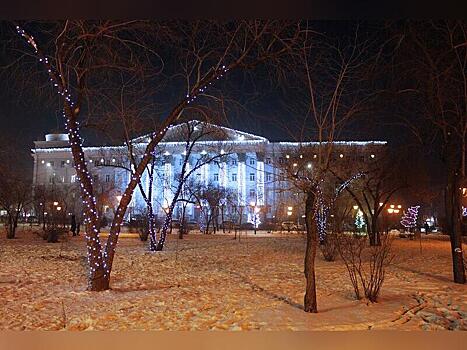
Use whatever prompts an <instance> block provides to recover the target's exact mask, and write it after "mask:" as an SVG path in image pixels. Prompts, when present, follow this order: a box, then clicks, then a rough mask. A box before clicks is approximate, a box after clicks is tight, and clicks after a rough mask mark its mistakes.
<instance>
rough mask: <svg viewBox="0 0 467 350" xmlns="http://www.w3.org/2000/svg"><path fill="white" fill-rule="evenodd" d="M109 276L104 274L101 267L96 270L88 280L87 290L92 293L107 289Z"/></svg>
mask: <svg viewBox="0 0 467 350" xmlns="http://www.w3.org/2000/svg"><path fill="white" fill-rule="evenodd" d="M109 287H110V274H106V273H105V270H104V268H103V267H100V268H98V269H96V270H95V271H94V273H93V276H92V277H90V278H89V285H88V290H90V291H93V292H101V291H104V290H107V289H109Z"/></svg>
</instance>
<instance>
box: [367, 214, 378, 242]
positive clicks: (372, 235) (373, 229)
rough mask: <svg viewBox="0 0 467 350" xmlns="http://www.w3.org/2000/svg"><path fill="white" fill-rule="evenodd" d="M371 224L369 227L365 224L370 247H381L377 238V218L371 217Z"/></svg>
mask: <svg viewBox="0 0 467 350" xmlns="http://www.w3.org/2000/svg"><path fill="white" fill-rule="evenodd" d="M370 220H371V223H370V225H368V224H367V227H368V237H369V240H370V246H372V247H373V246H378V245H381V239H380V237H379V229H378V222H377V220H378V218H377V217H374V216H371V219H370Z"/></svg>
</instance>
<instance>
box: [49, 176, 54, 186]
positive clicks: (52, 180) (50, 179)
mask: <svg viewBox="0 0 467 350" xmlns="http://www.w3.org/2000/svg"><path fill="white" fill-rule="evenodd" d="M54 183H55V174H54V175H51V176H49V184H54Z"/></svg>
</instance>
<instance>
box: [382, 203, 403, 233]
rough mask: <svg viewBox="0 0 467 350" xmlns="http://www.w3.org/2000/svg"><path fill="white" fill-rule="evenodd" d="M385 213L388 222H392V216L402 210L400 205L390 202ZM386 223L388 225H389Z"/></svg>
mask: <svg viewBox="0 0 467 350" xmlns="http://www.w3.org/2000/svg"><path fill="white" fill-rule="evenodd" d="M386 210H387V213H388V214H389V219H390V220H389V221H390V222H389V224H390V223H392V218H393V217H394V216H396V215H397V214H399V213H400V211H401V210H402V205H400V204H398V205H397V206H396V205H395V204H390V205H389V208H387V209H386ZM389 224H388V226H389ZM386 231H387V232H388V231H389V228H388V229H387V230H386Z"/></svg>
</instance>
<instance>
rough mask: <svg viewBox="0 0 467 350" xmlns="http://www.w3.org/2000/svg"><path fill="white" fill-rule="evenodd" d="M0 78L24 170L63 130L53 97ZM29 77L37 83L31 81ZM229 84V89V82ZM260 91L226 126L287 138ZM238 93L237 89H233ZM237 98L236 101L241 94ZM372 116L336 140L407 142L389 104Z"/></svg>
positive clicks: (276, 111)
mask: <svg viewBox="0 0 467 350" xmlns="http://www.w3.org/2000/svg"><path fill="white" fill-rule="evenodd" d="M384 24H385V22H375V21H373V22H364V21H358V22H356V21H316V22H314V30H316V31H318V32H320V33H323V34H326V35H328V36H330V37H333V38H336V39H338V40H349V39H350V38H351V36H352V35H354V33H355V28H356V26H358V27H359V31H360V33H362V35H373V34H374V33H375V32H378V31H380V30H381V29H382V28H383V27H384ZM11 26H12V24H11V22H3V23H0V41H1V42H2V43H3V45H2V48H3V49H2V51H0V66H3V65H5V64H6V63H10V62H11V57H9V56H8V55H9V54H10V53H9V51H8V50H7V49H5V45H8V43H9V42H10V41H11V40H19V39H18V38H15V36H14V31H12V29H11ZM381 35H382V36H381V40H382V41H383V40H385V37H384V35H383V34H381ZM2 78H3V79H2V83H1V85H0V86H1V90H0V123H1V124H0V125H1V132H0V135H7V136H8V137H10V138H11V137H12V136H13V137H14V142H15V143H16V144H17V147H18V149H21V151H22V153H21V157H20V162H21V163H22V164H23V166H25V167H26V168H29V169H30V168H31V167H32V161H31V157H30V155H29V152H30V149H31V147H32V146H33V141H34V140H43V139H44V135H45V134H47V133H49V132H51V131H55V130H57V129H58V130H63V121H62V119H61V104H60V101H59V100H58V99H57V101H56V103H53V102H52V103H44V101H43V99H41V98H39V97H38V94H37V93H35V92H34V91H31V90H28V89H21V88H20V86H21V84H18V82H16V81H14V77H13V76H12V75H11V74H9V73H8V72H2ZM31 79H37V77H32V78H31ZM230 83H231V84H234V85H235V83H236V81H235V78H233V82H232V81H231V82H230ZM242 84H244V83H242ZM41 86H42V87H43V88H44V89H46V88H52V87H50V86H49V87H47V84H46V82H44V81H40V82H37V89H40V88H41ZM260 86H261V85H260ZM243 87H244V86H242V88H243ZM261 89H262V93H261V95H260V96H259V97H258V98H257V99H255V101H254V102H253V103H251V104H249V105H248V111H244V112H242V113H241V114H236V115H232V116H228V126H230V127H233V128H237V129H239V130H244V131H247V132H251V133H256V134H258V135H261V136H264V137H267V138H269V139H270V140H271V141H286V140H293V138H292V137H291V135H290V134H289V133H287V132H284V130H283V125H287V123H288V120H289V119H290V113H289V112H288V111H287V109H286V108H285V106H286V105H287V96H284V95H283V93H282V92H281V91H280V89H277V88H273V87H270V86H264V87H263V86H261ZM18 90H20V91H18ZM239 90H241V89H240V88H239ZM246 90H248V87H247V88H246ZM168 93H169V94H170V93H171V92H170V91H169V92H168ZM246 93H247V92H246ZM239 98H240V99H241V98H242V96H241V94H240V96H239ZM373 113H374V115H373V116H372V118H371V119H372V120H373V122H372V123H371V124H369V123H368V122H367V119H368V118H361V119H356V121H355V122H353V123H352V124H351V125H349V126H348V127H347V128H346V129H345V133H344V135H343V136H342V137H341V138H342V139H346V140H387V141H389V143H390V145H391V146H392V145H395V146H398V145H401V144H404V143H413V142H412V141H413V140H412V138H411V136H410V134H409V133H408V132H407V130H406V129H405V128H403V127H401V126H397V125H394V123H392V121H393V120H394V110H393V109H392V107H391V106H390V105H385V104H384V103H383V104H382V105H380V106H378V108H377V109H376V110H374V112H373ZM294 118H297V116H294ZM272 121H274V122H272ZM85 141H87V142H86V143H87V144H88V145H89V144H102V143H107V142H106V141H104V142H103V140H102V139H101V138H100V137H96V136H95V135H93V134H92V135H89V134H88V135H87V136H85ZM420 156H422V157H424V158H426V159H425V160H424V161H425V162H426V164H427V166H429V165H433V164H435V165H436V164H438V163H437V162H438V159H437V157H435V156H433V155H430V154H428V155H425V154H422V155H421V154H420V153H419V154H417V157H420ZM435 168H436V166H434V167H433V169H435ZM432 176H433V178H434V180H435V181H436V182H437V181H438V179H439V174H436V171H433V174H432Z"/></svg>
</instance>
